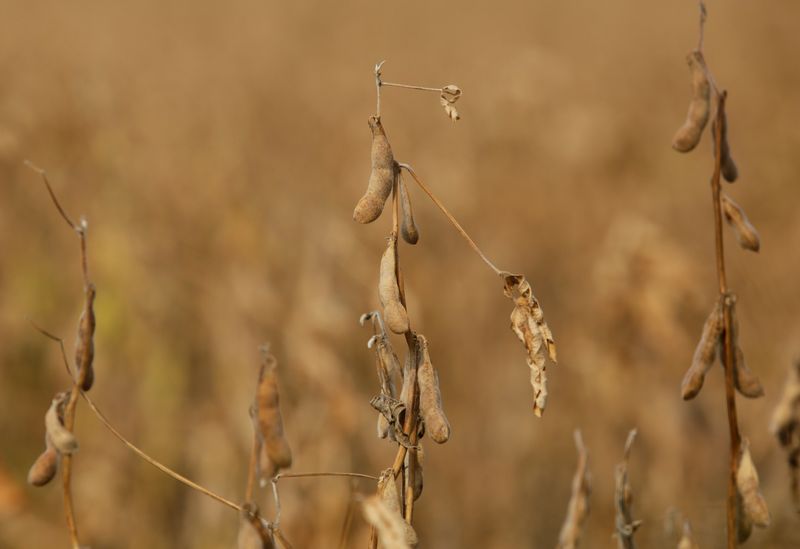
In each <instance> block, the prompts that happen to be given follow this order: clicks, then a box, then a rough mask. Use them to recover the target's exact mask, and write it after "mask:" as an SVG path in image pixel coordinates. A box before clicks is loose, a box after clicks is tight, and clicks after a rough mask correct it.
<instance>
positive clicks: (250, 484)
mask: <svg viewBox="0 0 800 549" xmlns="http://www.w3.org/2000/svg"><path fill="white" fill-rule="evenodd" d="M258 450H259V444H258V433H257V432H256V430H255V429H253V447H252V448H251V449H250V462H249V463H248V465H247V487H246V488H245V491H244V501H245V502H246V503H252V501H253V490H254V488H255V484H256V469H257V468H258Z"/></svg>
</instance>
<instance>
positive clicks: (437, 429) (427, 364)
mask: <svg viewBox="0 0 800 549" xmlns="http://www.w3.org/2000/svg"><path fill="white" fill-rule="evenodd" d="M417 341H418V354H417V361H418V362H417V383H418V384H419V410H420V413H421V415H422V420H423V422H424V423H425V431H426V432H427V433H428V436H430V437H431V439H432V440H433V441H434V442H437V443H439V444H443V443H445V442H447V440H448V439H449V438H450V422H448V421H447V416H445V414H444V409H443V408H442V393H441V391H440V390H439V374H438V373H437V372H436V370H435V368H434V367H433V363H432V362H431V357H430V354H429V352H428V340H427V339H426V338H425V336H423V335H421V334H420V335H417Z"/></svg>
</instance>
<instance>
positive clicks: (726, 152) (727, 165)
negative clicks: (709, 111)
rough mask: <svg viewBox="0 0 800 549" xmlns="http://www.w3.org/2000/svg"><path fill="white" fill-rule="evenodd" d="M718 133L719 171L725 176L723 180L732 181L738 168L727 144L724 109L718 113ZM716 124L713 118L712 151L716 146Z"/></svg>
mask: <svg viewBox="0 0 800 549" xmlns="http://www.w3.org/2000/svg"><path fill="white" fill-rule="evenodd" d="M720 124H721V125H720V134H721V135H722V140H721V141H720V147H719V149H720V172H721V173H722V177H724V178H725V181H727V182H728V183H733V182H734V181H736V180H737V179H738V178H739V169H738V168H737V167H736V163H735V162H734V161H733V157H732V156H731V148H730V145H728V115H727V114H725V111H723V112H721V113H720ZM716 125H717V122H716V120H714V121H713V122H711V137H712V138H713V140H714V148H713V149H712V150H713V151H716V149H717V146H716V143H717V132H716Z"/></svg>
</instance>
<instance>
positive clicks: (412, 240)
mask: <svg viewBox="0 0 800 549" xmlns="http://www.w3.org/2000/svg"><path fill="white" fill-rule="evenodd" d="M397 189H398V191H399V193H398V198H399V199H400V213H401V214H402V218H401V220H400V235H402V237H403V240H405V241H406V242H408V243H409V244H416V243H417V242H419V231H418V230H417V224H416V223H415V222H414V210H413V208H412V207H411V197H410V196H409V194H408V188H407V187H406V184H405V181H403V177H402V175H401V172H400V170H399V169H398V170H397Z"/></svg>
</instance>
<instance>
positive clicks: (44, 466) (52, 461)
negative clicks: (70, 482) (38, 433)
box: [28, 436, 58, 486]
mask: <svg viewBox="0 0 800 549" xmlns="http://www.w3.org/2000/svg"><path fill="white" fill-rule="evenodd" d="M45 442H46V445H47V448H46V449H45V451H44V452H42V453H41V454H40V455H39V457H38V458H36V461H34V462H33V465H31V468H30V470H29V471H28V484H30V485H31V486H44V485H45V484H47V483H48V482H50V481H51V480H53V477H55V476H56V472H57V471H58V451H56V449H55V447H54V446H53V443H52V442H50V437H47V436H45Z"/></svg>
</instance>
